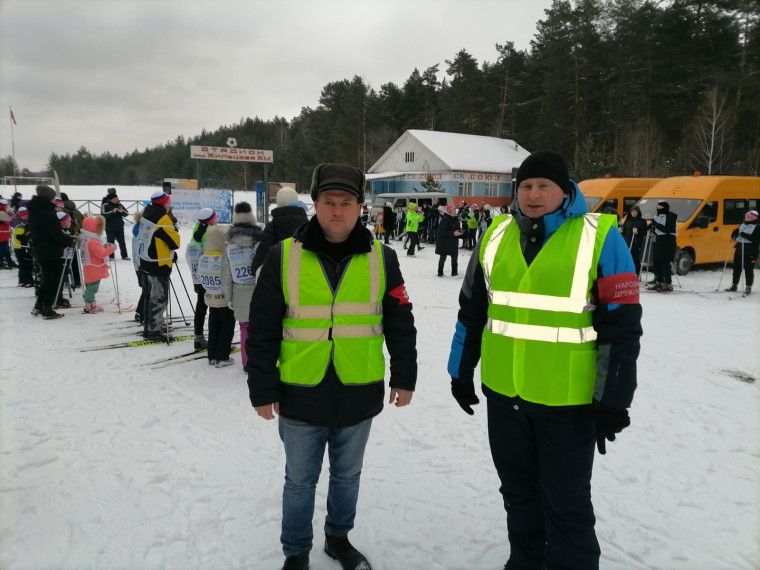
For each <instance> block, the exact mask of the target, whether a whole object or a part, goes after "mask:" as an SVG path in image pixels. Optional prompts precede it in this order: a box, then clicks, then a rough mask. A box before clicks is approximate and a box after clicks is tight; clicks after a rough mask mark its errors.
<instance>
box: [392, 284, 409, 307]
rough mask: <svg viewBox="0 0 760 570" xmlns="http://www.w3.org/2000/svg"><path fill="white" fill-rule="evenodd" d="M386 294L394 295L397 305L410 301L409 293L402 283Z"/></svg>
mask: <svg viewBox="0 0 760 570" xmlns="http://www.w3.org/2000/svg"><path fill="white" fill-rule="evenodd" d="M388 294H389V295H390V296H391V297H395V298H396V299H398V304H399V305H408V304H410V303H411V301H410V300H409V295H408V294H407V292H406V287H404V286H403V285H399V286H398V287H396V288H395V289H393V290H392V291H390V292H389V293H388Z"/></svg>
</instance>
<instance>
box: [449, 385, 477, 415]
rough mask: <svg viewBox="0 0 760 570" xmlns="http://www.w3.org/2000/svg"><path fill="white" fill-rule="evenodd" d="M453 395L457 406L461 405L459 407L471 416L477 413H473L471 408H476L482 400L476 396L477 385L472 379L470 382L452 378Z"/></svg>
mask: <svg viewBox="0 0 760 570" xmlns="http://www.w3.org/2000/svg"><path fill="white" fill-rule="evenodd" d="M451 394H452V395H453V396H454V399H455V400H456V401H457V404H459V407H460V408H462V409H463V410H464V411H465V412H467V413H468V414H470V415H473V414H474V413H475V412H473V411H472V408H471V407H470V406H474V405H475V404H477V403H479V402H480V400H479V399H478V397H477V396H476V395H475V384H474V383H473V381H472V378H470V379H469V380H463V379H461V378H452V379H451Z"/></svg>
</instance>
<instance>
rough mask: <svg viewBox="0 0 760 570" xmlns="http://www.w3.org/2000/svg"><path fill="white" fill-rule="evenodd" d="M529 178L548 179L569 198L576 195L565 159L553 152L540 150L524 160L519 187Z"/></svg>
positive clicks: (517, 179) (519, 173)
mask: <svg viewBox="0 0 760 570" xmlns="http://www.w3.org/2000/svg"><path fill="white" fill-rule="evenodd" d="M528 178H547V179H549V180H551V181H552V182H554V183H555V184H556V185H557V186H559V187H560V188H562V191H563V192H564V193H565V194H567V195H568V196H572V195H573V194H574V190H575V188H574V186H573V183H572V182H571V181H570V174H569V173H568V171H567V163H566V162H565V159H564V158H562V157H561V156H560V155H558V154H557V153H556V152H553V151H551V150H539V151H537V152H534V153H532V154H531V155H530V156H528V158H526V159H525V160H523V163H522V164H521V165H520V168H519V169H518V170H517V178H516V183H517V187H519V186H520V182H522V181H523V180H526V179H528Z"/></svg>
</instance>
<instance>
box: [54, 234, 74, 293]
mask: <svg viewBox="0 0 760 570" xmlns="http://www.w3.org/2000/svg"><path fill="white" fill-rule="evenodd" d="M71 253H72V252H71V248H70V247H67V248H66V249H64V250H63V268H62V269H61V278H60V279H59V280H58V287H57V288H56V290H55V298H54V299H53V306H54V307H55V306H56V305H57V304H58V297H60V296H61V291H62V289H63V278H64V277H65V275H66V262H67V260H68V259H70V257H69V256H70V255H71Z"/></svg>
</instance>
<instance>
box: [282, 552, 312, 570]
mask: <svg viewBox="0 0 760 570" xmlns="http://www.w3.org/2000/svg"><path fill="white" fill-rule="evenodd" d="M282 570H309V553H308V552H302V553H301V554H296V555H295V556H287V557H286V558H285V564H283V565H282Z"/></svg>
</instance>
